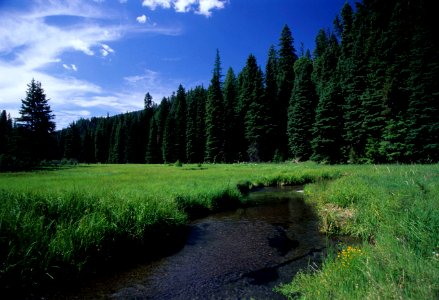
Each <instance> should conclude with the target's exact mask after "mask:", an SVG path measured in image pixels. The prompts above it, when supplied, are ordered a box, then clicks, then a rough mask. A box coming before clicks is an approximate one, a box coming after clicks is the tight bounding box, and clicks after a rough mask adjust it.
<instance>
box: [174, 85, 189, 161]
mask: <svg viewBox="0 0 439 300" xmlns="http://www.w3.org/2000/svg"><path fill="white" fill-rule="evenodd" d="M174 105H175V145H174V151H175V156H176V158H177V160H179V161H180V162H186V118H187V108H186V91H185V90H184V88H183V86H182V85H181V84H180V85H179V87H178V89H177V95H176V97H175V102H174Z"/></svg>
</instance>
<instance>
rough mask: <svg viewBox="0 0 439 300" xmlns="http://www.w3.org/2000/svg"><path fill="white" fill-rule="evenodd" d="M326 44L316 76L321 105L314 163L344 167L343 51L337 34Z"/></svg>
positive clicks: (328, 38) (315, 138) (314, 77)
mask: <svg viewBox="0 0 439 300" xmlns="http://www.w3.org/2000/svg"><path fill="white" fill-rule="evenodd" d="M320 35H321V34H320ZM320 41H322V39H320ZM326 41H327V45H326V46H323V45H320V46H321V47H320V50H323V53H321V54H320V55H321V56H318V57H316V59H315V62H314V69H313V74H312V78H313V81H314V82H315V85H316V91H317V95H318V98H319V101H318V105H317V109H316V118H315V123H314V126H313V140H312V142H311V147H312V150H313V154H312V156H311V159H312V160H315V161H323V162H329V163H340V162H343V138H342V132H343V110H342V108H343V104H344V99H343V96H342V93H341V88H340V82H339V79H338V78H337V76H336V75H335V74H336V72H335V71H336V68H337V63H338V58H339V52H340V48H339V45H338V41H337V38H336V37H335V35H334V34H329V36H327V39H326Z"/></svg>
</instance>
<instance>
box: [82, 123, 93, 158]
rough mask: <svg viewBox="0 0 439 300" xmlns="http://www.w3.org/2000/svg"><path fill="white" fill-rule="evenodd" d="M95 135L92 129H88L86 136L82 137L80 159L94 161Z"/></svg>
mask: <svg viewBox="0 0 439 300" xmlns="http://www.w3.org/2000/svg"><path fill="white" fill-rule="evenodd" d="M94 153H95V149H94V136H93V134H92V132H91V130H90V129H86V131H85V134H84V137H83V139H82V147H81V159H80V161H82V162H85V163H94V162H95V158H94Z"/></svg>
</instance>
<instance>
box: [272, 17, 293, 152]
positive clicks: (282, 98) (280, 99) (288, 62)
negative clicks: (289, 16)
mask: <svg viewBox="0 0 439 300" xmlns="http://www.w3.org/2000/svg"><path fill="white" fill-rule="evenodd" d="M296 60H297V54H296V49H295V48H294V39H293V36H292V34H291V30H290V28H289V27H288V26H287V25H285V26H284V27H283V29H282V33H281V36H280V40H279V60H278V73H277V75H278V79H277V85H278V95H277V109H276V111H277V114H276V118H275V120H277V124H276V125H277V126H276V127H277V130H276V140H277V141H278V145H279V150H280V152H281V153H282V155H283V156H284V157H287V155H288V138H287V127H288V125H287V124H288V105H289V102H290V97H291V92H292V90H293V86H294V63H295V62H296Z"/></svg>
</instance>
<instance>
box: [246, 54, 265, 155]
mask: <svg viewBox="0 0 439 300" xmlns="http://www.w3.org/2000/svg"><path fill="white" fill-rule="evenodd" d="M241 102H242V108H243V109H245V112H246V113H245V115H244V126H245V132H244V136H245V138H246V140H247V156H248V158H249V159H250V161H261V160H267V137H268V132H267V131H268V130H267V127H268V126H267V121H266V119H265V118H266V117H267V110H268V109H267V105H266V103H265V99H264V85H263V74H262V71H261V69H260V67H258V65H257V62H256V57H255V56H254V55H252V54H251V55H250V56H249V57H248V59H247V64H246V66H245V72H244V77H243V85H242V93H241ZM270 159H271V157H270Z"/></svg>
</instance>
